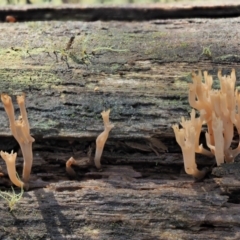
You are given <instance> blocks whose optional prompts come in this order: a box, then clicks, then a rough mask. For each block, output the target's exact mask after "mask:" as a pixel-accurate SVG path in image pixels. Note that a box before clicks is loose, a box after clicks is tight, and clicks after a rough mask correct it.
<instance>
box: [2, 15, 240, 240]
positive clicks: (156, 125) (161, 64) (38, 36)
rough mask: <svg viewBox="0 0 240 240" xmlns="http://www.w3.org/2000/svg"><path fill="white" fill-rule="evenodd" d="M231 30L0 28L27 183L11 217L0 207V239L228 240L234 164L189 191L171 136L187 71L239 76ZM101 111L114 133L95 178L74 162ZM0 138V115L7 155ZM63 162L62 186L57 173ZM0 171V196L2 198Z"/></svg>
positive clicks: (238, 222)
mask: <svg viewBox="0 0 240 240" xmlns="http://www.w3.org/2000/svg"><path fill="white" fill-rule="evenodd" d="M238 25H239V18H233V19H185V20H154V21H150V22H141V23H139V22H115V21H112V22H100V21H97V22H80V21H76V22H26V23H14V24H1V25H0V30H1V31H0V37H1V39H2V41H1V42H0V47H1V51H0V90H1V92H5V93H8V94H10V95H12V96H13V99H15V96H16V95H17V94H20V93H22V92H24V93H25V94H26V96H27V100H26V102H27V110H28V115H29V121H30V126H31V133H32V134H33V136H34V138H35V139H36V142H35V144H34V145H33V151H34V164H33V169H32V181H33V182H34V181H35V182H36V184H35V185H34V186H32V188H31V186H30V191H28V192H25V193H24V195H23V198H22V199H21V200H20V201H19V202H18V203H17V204H16V207H15V209H14V210H13V211H12V212H9V209H8V205H7V204H6V203H5V202H4V201H3V199H1V198H0V216H1V225H0V238H1V239H17V238H20V239H57V240H59V239H87V240H88V239H92V240H93V239H100V240H103V239H114V240H115V239H120V240H121V239H123V240H125V239H136V240H137V239H140V240H141V239H142V240H143V239H145V240H146V239H153V240H155V239H164V240H175V239H178V240H179V239H184V240H185V239H189V240H190V239H197V240H198V239H199V240H200V239H239V237H240V236H239V232H240V212H239V211H240V210H239V184H240V183H239V177H238V172H239V169H240V167H239V163H238V162H236V163H234V164H228V165H222V166H220V167H218V168H214V169H213V171H212V174H209V175H208V176H207V177H206V178H205V179H204V180H203V181H202V182H196V181H195V180H194V179H193V178H191V177H189V176H187V175H186V174H185V173H184V171H183V162H182V156H181V153H180V149H179V147H178V146H177V145H176V142H175V140H174V137H173V132H172V129H171V125H172V124H173V123H176V122H178V121H179V119H180V117H181V116H185V117H187V116H188V113H189V111H190V107H189V105H188V100H187V87H188V83H189V82H191V71H192V70H198V69H202V70H209V71H210V73H211V74H213V75H214V78H216V73H217V70H218V69H219V68H223V70H224V71H223V72H224V73H229V72H230V71H231V68H232V67H234V68H235V69H236V73H237V76H240V68H239V59H240V54H239V51H240V50H239V46H238V39H239V34H240V30H239V28H238ZM239 79H240V78H238V81H237V85H238V84H239ZM218 84H219V83H218V82H217V81H215V82H214V87H219V86H218ZM15 107H16V108H17V105H16V104H15ZM108 108H111V115H110V119H111V121H112V122H113V123H114V125H115V128H114V129H113V130H112V132H111V133H110V137H109V140H108V141H107V144H106V148H105V150H104V153H103V157H102V164H103V169H102V171H98V170H96V168H95V167H94V166H93V165H92V164H91V161H88V160H87V159H86V157H87V152H88V149H89V148H93V149H94V147H95V146H94V142H95V139H96V137H97V135H98V134H99V133H100V132H101V131H102V130H103V125H102V119H101V115H100V112H101V111H102V110H103V109H108ZM10 136H11V134H10V130H9V126H8V120H7V117H6V114H5V112H4V109H3V106H2V104H0V137H1V139H0V140H1V141H0V147H1V149H2V150H8V151H9V150H12V149H14V150H15V151H18V150H19V147H18V145H17V143H16V142H15V141H14V139H13V138H11V137H10ZM167 151H168V152H167ZM18 156H19V157H18V161H17V171H18V172H19V173H20V172H21V170H22V162H23V160H22V158H21V153H20V152H18ZM71 156H73V157H74V158H75V159H76V160H77V161H78V164H77V166H73V168H74V170H75V172H76V175H77V176H76V178H74V179H71V176H68V175H67V173H66V170H65V164H66V161H67V160H68V159H69V158H70V157H71ZM197 159H198V166H199V168H202V167H205V166H208V167H209V168H212V167H214V163H215V161H214V159H208V158H206V157H203V156H197ZM0 167H1V168H0V169H1V173H3V174H4V176H0V186H1V190H3V191H4V190H9V189H10V188H9V187H10V182H9V181H8V178H7V173H6V168H5V165H4V162H3V161H0Z"/></svg>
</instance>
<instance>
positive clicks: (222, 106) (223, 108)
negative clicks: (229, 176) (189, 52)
mask: <svg viewBox="0 0 240 240" xmlns="http://www.w3.org/2000/svg"><path fill="white" fill-rule="evenodd" d="M202 78H203V77H202V73H201V72H200V71H199V73H198V74H195V73H193V74H192V80H193V83H191V84H189V95H188V100H189V103H190V105H191V107H193V108H195V109H197V110H198V111H199V112H200V117H199V118H195V111H194V110H192V113H191V120H188V121H185V120H182V122H181V125H182V127H183V128H182V129H178V126H177V125H173V130H174V133H175V136H176V139H177V142H178V144H179V145H180V146H181V148H182V152H183V156H184V165H185V170H186V172H187V173H189V174H191V175H194V176H195V175H196V174H195V173H194V171H193V173H191V172H190V171H189V170H188V167H187V166H188V161H190V159H189V153H188V155H187V153H186V152H189V151H191V161H194V162H195V152H197V153H202V154H205V155H208V156H211V155H214V156H215V158H216V162H217V165H220V164H222V163H224V161H225V162H233V161H234V158H235V157H236V156H237V155H238V154H239V153H240V143H239V146H238V147H237V148H235V149H232V148H231V143H232V139H233V135H234V125H235V126H236V128H237V130H238V134H239V135H240V94H239V93H238V91H237V90H235V83H236V75H235V70H234V69H233V70H232V72H231V75H230V76H222V73H221V71H219V72H218V78H219V80H220V90H213V89H212V83H213V79H212V76H210V75H208V74H207V72H204V82H202ZM203 124H207V129H208V131H207V132H206V142H207V146H208V147H209V149H210V151H208V150H207V149H204V148H203V147H202V145H199V137H200V132H201V128H202V125H203ZM190 135H191V140H189V139H190ZM193 136H194V137H193ZM180 137H181V141H180V140H179V138H180ZM193 143H195V146H193ZM190 145H191V147H190ZM186 146H188V147H186ZM186 149H188V150H186ZM189 149H191V150H189ZM193 149H194V150H193ZM193 151H194V154H193ZM193 157H194V160H193ZM185 158H187V159H185ZM192 165H193V166H194V167H195V165H194V164H192ZM195 171H196V169H195Z"/></svg>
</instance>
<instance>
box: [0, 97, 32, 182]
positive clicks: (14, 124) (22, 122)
mask: <svg viewBox="0 0 240 240" xmlns="http://www.w3.org/2000/svg"><path fill="white" fill-rule="evenodd" d="M1 100H2V102H3V105H4V109H5V111H6V113H7V115H8V119H9V123H10V129H11V132H12V134H13V136H14V138H15V139H16V140H17V142H18V143H19V145H20V148H21V150H22V154H23V158H24V165H23V174H22V179H23V182H24V184H25V183H28V181H29V177H30V173H31V169H32V161H33V153H32V143H33V142H34V138H32V137H31V135H30V127H29V122H28V118H27V111H26V108H25V96H24V95H22V96H18V97H17V102H18V105H19V108H20V112H21V116H19V119H18V120H15V114H14V108H13V103H12V99H11V97H10V96H8V95H7V94H2V95H1ZM11 167H12V166H11ZM9 170H10V169H9V168H8V174H9V175H10V172H9ZM13 170H14V171H15V172H16V169H15V168H14V169H13ZM15 175H16V174H15ZM11 180H12V179H11ZM13 183H14V182H13ZM14 184H15V183H14ZM17 186H18V185H17Z"/></svg>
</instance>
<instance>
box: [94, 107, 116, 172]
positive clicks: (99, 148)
mask: <svg viewBox="0 0 240 240" xmlns="http://www.w3.org/2000/svg"><path fill="white" fill-rule="evenodd" d="M109 114H110V109H109V110H107V111H103V112H102V113H101V115H102V118H103V124H104V131H103V132H102V133H101V134H100V135H99V136H98V137H97V139H96V152H95V158H94V163H95V166H96V168H101V163H100V160H101V156H102V152H103V148H104V145H105V143H106V141H107V139H108V135H109V132H110V131H111V129H112V128H113V127H114V125H113V124H111V123H110V122H109Z"/></svg>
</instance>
